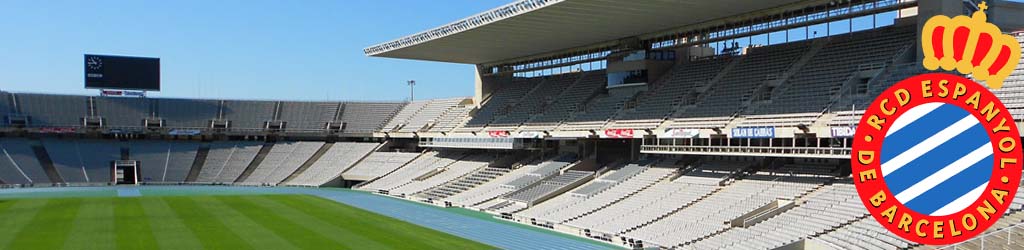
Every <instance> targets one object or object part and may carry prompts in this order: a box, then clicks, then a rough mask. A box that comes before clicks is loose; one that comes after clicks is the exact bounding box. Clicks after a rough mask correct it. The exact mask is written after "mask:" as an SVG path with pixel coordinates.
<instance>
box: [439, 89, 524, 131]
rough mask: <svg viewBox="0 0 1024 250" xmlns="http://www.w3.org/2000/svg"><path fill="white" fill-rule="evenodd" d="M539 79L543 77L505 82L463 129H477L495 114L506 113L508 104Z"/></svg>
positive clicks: (519, 98)
mask: <svg viewBox="0 0 1024 250" xmlns="http://www.w3.org/2000/svg"><path fill="white" fill-rule="evenodd" d="M541 81H543V78H540V77H535V78H519V77H516V78H513V79H512V82H511V83H508V84H505V85H506V86H501V87H500V89H498V90H496V91H494V92H493V93H491V95H490V98H488V99H487V101H486V102H484V104H483V106H482V107H480V111H477V112H476V115H474V116H473V118H472V119H470V120H469V122H467V123H466V125H465V127H464V129H463V130H466V131H472V130H473V128H476V129H479V128H480V127H483V126H485V125H487V124H488V123H491V121H492V120H493V119H494V118H495V117H496V116H498V115H501V114H504V113H507V111H508V107H509V105H512V104H515V103H516V102H518V101H519V100H521V99H523V96H524V95H526V93H528V92H530V90H532V89H533V88H534V87H536V86H537V84H539V83H540V82H541ZM456 130H458V129H456Z"/></svg>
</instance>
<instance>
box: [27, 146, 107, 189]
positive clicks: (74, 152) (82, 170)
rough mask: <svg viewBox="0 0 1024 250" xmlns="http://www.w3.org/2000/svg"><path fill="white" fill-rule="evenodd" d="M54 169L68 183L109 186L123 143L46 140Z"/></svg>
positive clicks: (47, 150)
mask: <svg viewBox="0 0 1024 250" xmlns="http://www.w3.org/2000/svg"><path fill="white" fill-rule="evenodd" d="M43 146H45V147H46V152H47V153H49V155H50V159H52V160H53V166H54V168H56V169H57V172H59V173H60V176H61V177H63V178H64V182H66V183H110V182H111V178H112V177H113V175H114V172H113V170H112V164H113V162H114V161H116V160H120V159H121V143H119V142H115V141H103V140H68V139H51V138H45V139H43Z"/></svg>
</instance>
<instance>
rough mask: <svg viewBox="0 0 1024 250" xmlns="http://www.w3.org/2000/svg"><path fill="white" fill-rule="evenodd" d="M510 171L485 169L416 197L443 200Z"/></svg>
mask: <svg viewBox="0 0 1024 250" xmlns="http://www.w3.org/2000/svg"><path fill="white" fill-rule="evenodd" d="M510 171H511V170H510V169H507V168H496V167H484V168H482V169H478V170H477V171H474V172H473V173H470V174H468V175H465V176H463V177H460V178H458V179H455V180H452V181H450V182H447V183H445V184H442V185H440V186H437V187H434V188H431V189H428V190H426V191H423V192H420V193H419V194H417V195H416V196H417V197H420V198H423V199H427V200H441V199H444V198H448V197H451V196H454V195H458V194H460V193H462V192H466V191H468V190H471V189H473V188H475V187H478V186H481V185H485V184H487V183H490V182H491V181H492V180H495V179H497V178H500V177H501V176H504V175H505V174H507V173H509V172H510Z"/></svg>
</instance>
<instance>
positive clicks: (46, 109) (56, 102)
mask: <svg viewBox="0 0 1024 250" xmlns="http://www.w3.org/2000/svg"><path fill="white" fill-rule="evenodd" d="M15 96H17V98H18V105H19V107H21V113H22V114H23V115H27V116H29V120H30V121H29V124H28V126H30V127H80V126H82V125H83V124H84V122H83V121H82V119H83V118H85V117H86V116H89V114H90V113H89V110H88V107H89V105H88V100H89V99H88V98H87V97H84V96H71V95H46V94H15Z"/></svg>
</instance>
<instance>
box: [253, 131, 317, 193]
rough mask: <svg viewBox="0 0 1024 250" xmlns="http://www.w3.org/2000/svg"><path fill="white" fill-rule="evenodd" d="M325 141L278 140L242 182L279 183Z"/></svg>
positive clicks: (257, 183) (254, 183) (258, 183)
mask: <svg viewBox="0 0 1024 250" xmlns="http://www.w3.org/2000/svg"><path fill="white" fill-rule="evenodd" d="M323 145H324V143H323V142H308V141H300V142H277V143H274V144H273V147H271V148H270V152H269V153H267V155H266V157H264V158H263V161H261V162H260V164H259V165H258V166H256V169H255V170H253V172H252V173H251V174H249V176H248V177H246V178H245V179H244V180H241V181H240V182H241V183H242V184H246V185H277V184H278V183H281V181H284V179H285V178H288V176H290V175H291V174H292V173H294V172H295V170H297V169H298V168H299V166H302V164H303V163H305V162H306V160H309V158H310V157H312V156H313V154H315V153H316V151H317V150H319V149H320V147H322V146H323Z"/></svg>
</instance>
